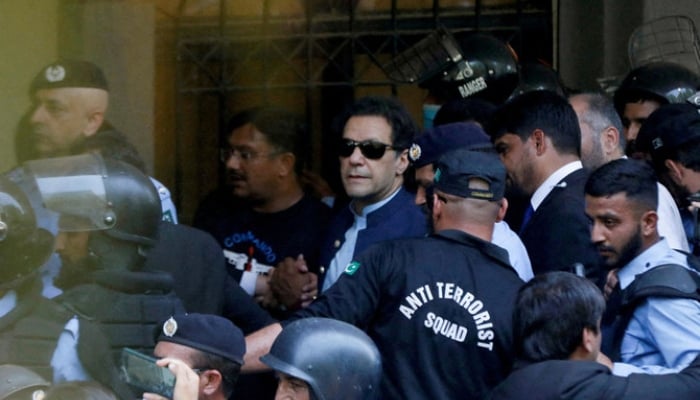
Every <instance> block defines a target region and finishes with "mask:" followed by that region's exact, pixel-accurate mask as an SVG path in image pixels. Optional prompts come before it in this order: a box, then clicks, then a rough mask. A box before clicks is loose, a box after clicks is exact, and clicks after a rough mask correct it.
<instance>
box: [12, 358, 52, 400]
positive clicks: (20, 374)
mask: <svg viewBox="0 0 700 400" xmlns="http://www.w3.org/2000/svg"><path fill="white" fill-rule="evenodd" d="M0 376H1V377H2V379H0V399H2V400H4V399H7V400H10V399H43V398H44V394H45V391H46V390H47V389H48V388H49V386H50V383H49V382H47V381H46V380H45V379H44V378H42V377H41V376H40V375H39V374H37V373H36V372H34V371H32V370H30V369H28V368H24V367H20V366H18V365H12V364H3V365H0Z"/></svg>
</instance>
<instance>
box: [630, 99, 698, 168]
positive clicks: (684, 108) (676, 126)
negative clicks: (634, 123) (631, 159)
mask: <svg viewBox="0 0 700 400" xmlns="http://www.w3.org/2000/svg"><path fill="white" fill-rule="evenodd" d="M699 139H700V113H698V109H697V108H696V107H695V106H694V105H692V104H689V103H679V104H664V105H662V106H661V107H659V108H658V109H656V110H655V111H654V112H653V113H651V114H650V115H649V117H648V118H647V119H646V121H644V123H643V124H642V127H641V128H640V129H639V134H638V135H637V148H639V150H641V151H643V152H645V153H649V154H651V156H652V159H654V160H663V159H664V158H665V157H666V156H667V155H668V152H669V151H672V150H675V149H678V148H680V147H681V146H683V145H684V144H686V143H688V142H690V141H693V140H699Z"/></svg>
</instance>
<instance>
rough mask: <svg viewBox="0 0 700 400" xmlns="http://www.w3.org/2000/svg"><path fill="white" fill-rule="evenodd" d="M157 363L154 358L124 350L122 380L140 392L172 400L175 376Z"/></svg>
mask: <svg viewBox="0 0 700 400" xmlns="http://www.w3.org/2000/svg"><path fill="white" fill-rule="evenodd" d="M156 361H158V360H157V359H156V358H154V357H150V356H147V355H146V354H143V353H139V352H138V351H136V350H133V349H130V348H124V349H123V350H122V363H121V373H122V379H123V380H124V381H125V382H126V383H128V384H129V385H132V386H133V387H135V388H137V389H139V390H143V391H144V392H151V393H156V394H159V395H161V396H163V397H166V398H168V399H172V398H173V389H174V387H175V375H173V373H172V372H170V370H169V369H168V368H167V367H161V366H159V365H157V364H156Z"/></svg>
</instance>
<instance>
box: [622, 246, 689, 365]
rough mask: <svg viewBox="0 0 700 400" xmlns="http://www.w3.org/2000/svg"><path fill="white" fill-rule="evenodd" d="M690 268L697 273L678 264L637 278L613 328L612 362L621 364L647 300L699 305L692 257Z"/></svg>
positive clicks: (657, 269) (667, 265) (624, 294)
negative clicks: (626, 341)
mask: <svg viewBox="0 0 700 400" xmlns="http://www.w3.org/2000/svg"><path fill="white" fill-rule="evenodd" d="M688 261H689V263H688V265H689V266H690V267H691V268H692V269H693V270H694V271H695V272H694V271H693V270H690V269H688V268H685V267H683V266H682V265H677V264H664V265H659V266H657V267H654V268H652V269H650V270H648V271H645V272H644V273H642V274H639V275H637V276H636V277H635V278H634V281H632V283H631V284H630V285H629V286H628V287H627V288H625V290H623V291H622V293H621V303H620V306H619V314H618V317H617V319H616V320H615V322H614V325H613V341H612V352H611V353H610V354H609V356H610V358H611V359H612V360H613V361H620V346H621V345H622V339H623V337H624V336H625V331H626V330H627V325H629V322H630V319H631V318H632V315H633V314H634V310H635V309H636V308H637V306H639V304H641V303H642V302H643V301H644V299H646V298H647V297H666V298H681V299H692V300H696V301H700V275H698V273H697V269H696V266H695V265H694V262H693V261H694V260H693V259H692V256H689V259H688Z"/></svg>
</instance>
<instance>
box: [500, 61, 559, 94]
mask: <svg viewBox="0 0 700 400" xmlns="http://www.w3.org/2000/svg"><path fill="white" fill-rule="evenodd" d="M536 90H548V91H550V92H554V93H557V94H559V95H561V96H562V97H566V90H565V89H564V85H563V84H562V83H561V80H560V79H559V74H558V73H557V71H555V70H554V69H553V68H552V67H549V66H547V65H544V64H540V63H524V64H522V65H521V66H520V80H519V82H518V86H517V87H516V88H515V90H513V93H511V95H510V97H509V98H508V101H510V100H513V99H514V98H515V97H517V96H519V95H521V94H523V93H527V92H533V91H536Z"/></svg>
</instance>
